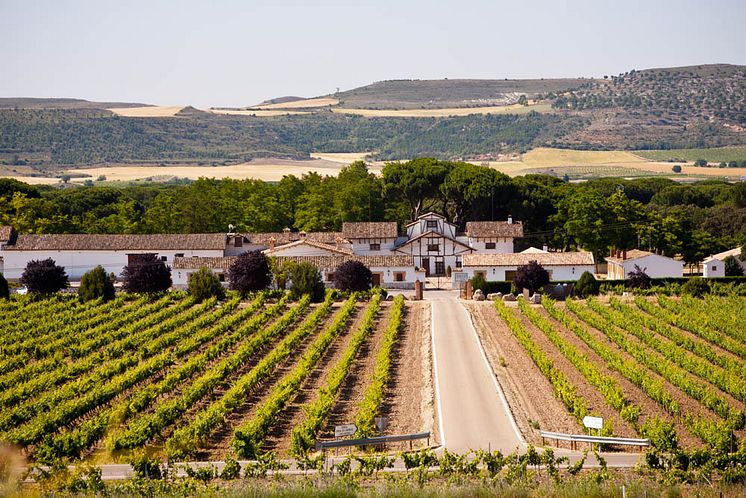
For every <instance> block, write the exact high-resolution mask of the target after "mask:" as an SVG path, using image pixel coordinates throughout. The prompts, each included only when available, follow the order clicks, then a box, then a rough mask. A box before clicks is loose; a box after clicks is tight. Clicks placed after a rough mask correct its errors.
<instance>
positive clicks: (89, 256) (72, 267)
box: [2, 250, 223, 280]
mask: <svg viewBox="0 0 746 498" xmlns="http://www.w3.org/2000/svg"><path fill="white" fill-rule="evenodd" d="M143 253H156V254H158V256H166V264H167V265H170V264H171V263H172V262H173V260H174V255H176V254H183V255H184V257H187V258H189V257H192V256H205V257H206V256H222V255H223V251H222V250H201V251H188V250H178V251H155V250H148V251H145V250H140V251H3V252H2V257H3V259H4V267H5V268H4V275H5V278H8V279H12V280H18V279H19V278H21V274H22V273H23V270H25V269H26V265H27V264H28V262H29V261H32V260H35V259H37V260H38V259H47V258H52V259H53V260H54V261H55V262H56V263H57V264H58V265H60V266H63V267H64V268H65V272H66V273H67V276H68V278H69V279H70V280H80V277H82V276H83V274H84V273H85V272H87V271H89V270H92V269H93V268H94V267H95V266H96V265H101V266H103V267H104V269H105V270H106V271H107V272H111V273H114V274H115V275H116V276H117V277H119V275H120V274H121V273H122V268H124V267H125V266H126V265H127V254H143Z"/></svg>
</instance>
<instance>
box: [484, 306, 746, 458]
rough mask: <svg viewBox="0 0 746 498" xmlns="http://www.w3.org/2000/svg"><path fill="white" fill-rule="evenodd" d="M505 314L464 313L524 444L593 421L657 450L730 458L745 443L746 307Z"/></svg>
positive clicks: (492, 309)
mask: <svg viewBox="0 0 746 498" xmlns="http://www.w3.org/2000/svg"><path fill="white" fill-rule="evenodd" d="M511 304H512V303H503V302H501V301H498V302H496V303H489V304H482V305H476V304H471V305H469V308H470V310H471V312H472V314H473V315H474V316H475V318H476V323H477V324H481V326H480V327H478V328H479V330H480V334H481V338H482V341H483V342H484V343H485V347H486V349H487V351H488V353H489V352H490V351H491V356H492V358H491V359H492V361H493V363H503V367H502V368H501V367H500V366H499V365H496V366H495V371H496V373H497V375H498V379H499V380H501V384H502V385H503V386H504V388H505V389H506V391H507V392H506V394H507V396H508V399H509V401H511V408H512V409H513V411H514V412H515V416H516V419H517V421H518V423H519V425H521V428H522V430H523V432H524V434H525V435H526V436H527V439H529V440H534V441H536V440H537V438H538V439H539V440H540V438H539V437H538V430H539V429H541V430H549V431H551V430H557V431H561V432H572V433H582V432H584V429H583V426H582V419H583V417H584V416H586V415H594V416H599V417H603V419H604V427H603V429H602V431H601V433H602V434H604V435H612V434H613V435H617V436H626V437H646V438H650V439H651V442H652V443H653V444H655V445H656V446H658V447H671V446H672V445H676V444H678V445H679V446H682V447H686V448H710V449H713V450H719V451H731V450H734V449H737V448H738V446H739V444H740V442H741V441H742V440H743V438H744V435H745V432H744V425H745V423H746V418H745V417H744V412H745V411H746V377H744V375H743V372H744V369H745V368H746V328H744V326H743V318H742V317H743V309H744V306H745V305H746V299H744V298H742V297H727V298H726V297H714V296H711V297H707V298H705V299H696V298H691V297H682V298H681V299H678V298H676V299H674V298H669V297H665V296H660V297H655V298H644V297H636V298H634V299H626V298H625V299H619V298H614V297H611V298H609V299H605V298H604V299H599V298H590V299H588V300H568V301H566V302H565V303H560V302H554V301H552V300H549V299H546V300H544V302H543V303H542V304H541V305H532V304H529V303H528V302H526V301H525V300H519V301H518V303H517V305H516V306H512V305H511ZM492 315H496V316H492ZM498 317H499V318H498ZM489 324H492V325H491V326H490V325H489ZM503 355H504V356H503ZM498 356H499V358H500V360H499V362H498V361H497V360H496V358H497V357H498ZM522 361H523V363H521V362H522ZM505 362H507V363H505ZM511 370H512V373H510V372H511ZM501 376H503V377H504V379H500V377H501ZM522 389H525V390H528V392H530V393H531V399H530V403H528V402H526V400H525V399H521V396H520V392H519V391H521V390H522ZM528 404H533V405H541V407H542V408H541V409H537V408H536V407H526V405H528ZM542 410H543V411H542Z"/></svg>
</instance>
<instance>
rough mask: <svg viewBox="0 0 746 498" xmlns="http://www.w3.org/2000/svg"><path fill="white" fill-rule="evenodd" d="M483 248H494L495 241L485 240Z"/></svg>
mask: <svg viewBox="0 0 746 498" xmlns="http://www.w3.org/2000/svg"><path fill="white" fill-rule="evenodd" d="M484 248H485V249H494V248H495V243H494V242H485V244H484Z"/></svg>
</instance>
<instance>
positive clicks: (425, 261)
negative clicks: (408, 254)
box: [422, 258, 430, 277]
mask: <svg viewBox="0 0 746 498" xmlns="http://www.w3.org/2000/svg"><path fill="white" fill-rule="evenodd" d="M422 269H423V270H425V276H426V277H429V276H430V258H422Z"/></svg>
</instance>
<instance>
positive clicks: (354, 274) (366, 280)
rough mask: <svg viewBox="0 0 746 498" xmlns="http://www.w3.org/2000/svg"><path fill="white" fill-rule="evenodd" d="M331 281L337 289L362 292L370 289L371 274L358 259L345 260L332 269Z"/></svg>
mask: <svg viewBox="0 0 746 498" xmlns="http://www.w3.org/2000/svg"><path fill="white" fill-rule="evenodd" d="M333 281H334V286H335V287H336V288H337V289H339V290H342V291H351V292H364V291H367V290H369V289H370V287H371V285H372V282H373V274H372V273H371V272H370V270H369V269H368V267H367V266H365V265H364V264H362V263H361V262H360V261H345V262H344V263H342V264H341V265H339V266H338V267H337V269H336V270H334V278H333Z"/></svg>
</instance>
